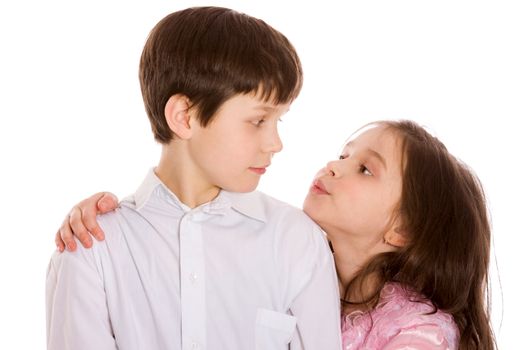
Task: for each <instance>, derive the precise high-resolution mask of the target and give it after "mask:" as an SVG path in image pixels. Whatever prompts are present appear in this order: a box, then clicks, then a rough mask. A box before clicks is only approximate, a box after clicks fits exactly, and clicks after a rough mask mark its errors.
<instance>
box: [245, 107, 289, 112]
mask: <svg viewBox="0 0 525 350" xmlns="http://www.w3.org/2000/svg"><path fill="white" fill-rule="evenodd" d="M254 109H260V110H263V111H265V112H274V111H275V110H277V107H276V106H271V105H257V106H255V107H254ZM289 110H290V108H288V109H287V110H286V111H284V113H286V112H288V111H289Z"/></svg>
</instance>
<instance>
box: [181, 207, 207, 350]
mask: <svg viewBox="0 0 525 350" xmlns="http://www.w3.org/2000/svg"><path fill="white" fill-rule="evenodd" d="M200 215H202V213H189V214H187V215H186V216H185V217H183V218H182V220H181V223H180V264H181V265H180V266H181V277H183V276H186V277H183V278H181V309H182V348H183V349H184V350H190V349H205V348H206V346H205V339H206V338H205V335H206V304H205V303H206V298H205V284H204V282H205V281H204V278H203V277H204V273H205V272H204V250H203V245H202V229H201V225H202V222H200V220H199V219H200ZM186 278H187V279H186Z"/></svg>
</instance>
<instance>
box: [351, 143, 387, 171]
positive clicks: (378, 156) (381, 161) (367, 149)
mask: <svg viewBox="0 0 525 350" xmlns="http://www.w3.org/2000/svg"><path fill="white" fill-rule="evenodd" d="M352 144H353V142H352V141H350V142H348V143H347V144H346V147H350V146H352ZM346 147H345V148H346ZM365 152H367V153H369V154H370V155H371V156H372V157H374V158H376V159H377V160H379V162H380V163H381V164H382V165H383V168H385V169H387V168H388V167H387V166H386V161H385V158H383V156H382V155H381V154H380V153H379V152H377V151H374V150H373V149H371V148H370V147H367V148H366V149H365Z"/></svg>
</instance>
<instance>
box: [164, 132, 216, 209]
mask: <svg viewBox="0 0 525 350" xmlns="http://www.w3.org/2000/svg"><path fill="white" fill-rule="evenodd" d="M173 143H174V142H173V141H172V142H171V143H170V144H169V145H164V146H162V154H161V158H160V161H159V165H158V166H157V168H156V169H155V174H156V175H157V176H158V177H159V179H160V180H161V181H162V182H163V183H164V185H166V186H167V187H168V188H169V189H170V191H172V192H173V193H174V194H175V195H176V196H177V198H178V199H179V200H180V201H181V202H182V203H184V204H185V205H187V206H188V207H190V208H196V207H198V206H199V205H202V204H205V203H208V202H210V201H212V200H213V199H214V198H215V197H217V195H218V194H219V192H220V188H219V187H217V186H215V185H213V184H210V183H209V182H208V181H206V179H205V178H204V177H203V176H202V175H201V173H200V171H199V169H197V168H196V167H195V164H193V162H192V161H191V159H190V158H189V157H188V152H187V151H186V150H185V149H183V148H184V146H183V145H180V144H179V145H173Z"/></svg>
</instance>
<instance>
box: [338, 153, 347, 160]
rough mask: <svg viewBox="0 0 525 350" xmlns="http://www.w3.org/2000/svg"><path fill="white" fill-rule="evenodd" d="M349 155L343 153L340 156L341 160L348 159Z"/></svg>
mask: <svg viewBox="0 0 525 350" xmlns="http://www.w3.org/2000/svg"><path fill="white" fill-rule="evenodd" d="M347 157H348V156H347V155H344V154H341V155H340V156H339V160H343V159H346V158H347Z"/></svg>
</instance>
